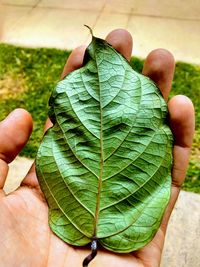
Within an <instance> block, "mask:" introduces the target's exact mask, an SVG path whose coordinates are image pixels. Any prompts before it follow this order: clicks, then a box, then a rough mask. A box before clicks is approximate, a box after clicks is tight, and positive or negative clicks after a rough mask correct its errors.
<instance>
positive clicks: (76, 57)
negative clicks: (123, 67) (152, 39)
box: [61, 29, 133, 79]
mask: <svg viewBox="0 0 200 267" xmlns="http://www.w3.org/2000/svg"><path fill="white" fill-rule="evenodd" d="M106 41H107V42H108V43H109V44H111V45H112V46H113V47H114V48H115V49H116V50H117V51H119V52H120V53H121V54H122V55H123V56H124V57H125V58H126V59H128V60H130V58H131V53H132V47H133V41H132V37H131V34H130V33H129V32H128V31H126V30H123V29H117V30H114V31H112V32H110V33H109V34H108V35H107V37H106ZM85 50H86V46H80V47H77V48H76V49H74V50H73V51H72V53H71V54H70V56H69V58H68V60H67V62H66V64H65V66H64V69H63V72H62V75H61V79H64V77H65V76H66V75H67V74H69V73H70V72H72V71H74V70H76V69H79V68H80V67H82V64H83V58H84V54H85Z"/></svg>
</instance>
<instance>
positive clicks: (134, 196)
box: [36, 37, 173, 253]
mask: <svg viewBox="0 0 200 267" xmlns="http://www.w3.org/2000/svg"><path fill="white" fill-rule="evenodd" d="M49 103H50V109H49V116H50V119H51V121H52V122H53V123H54V126H53V127H52V128H51V129H49V130H48V131H47V133H46V134H45V136H44V139H43V141H42V144H41V145H40V148H39V151H38V154H37V159H36V166H37V176H38V179H39V182H40V185H41V188H42V191H43V192H44V194H45V197H46V199H47V202H48V205H49V224H50V227H51V229H52V231H53V232H54V233H55V234H56V235H57V236H59V237H60V238H61V239H62V240H64V241H65V242H67V243H69V244H72V245H76V246H83V245H86V244H88V243H90V242H91V241H92V240H94V239H97V240H98V242H99V243H100V244H101V245H102V246H103V247H105V248H107V249H109V250H112V251H115V252H122V253H125V252H130V251H133V250H137V249H139V248H141V247H143V246H145V245H146V244H147V243H148V242H149V241H151V239H152V238H153V237H154V235H155V233H156V231H157V229H158V227H159V225H160V222H161V219H162V215H163V212H164V210H165V207H166V205H167V203H168V200H169V196H170V185H171V165H172V142H173V138H172V133H171V131H170V129H169V127H168V125H167V119H166V117H167V113H168V111H167V105H166V103H165V101H164V99H163V98H162V96H161V93H160V91H159V89H158V88H157V87H156V85H155V84H154V83H153V82H152V81H151V80H150V79H149V78H147V77H145V76H143V75H141V74H139V73H137V72H135V71H134V70H133V69H132V68H131V66H130V64H129V62H128V61H127V60H126V59H125V58H124V57H123V56H122V55H120V54H119V53H118V52H117V51H116V50H115V49H114V48H113V47H111V46H110V45H109V44H108V43H106V42H105V41H104V40H101V39H98V38H95V37H93V40H92V42H91V44H90V45H89V46H88V48H87V50H86V53H85V57H84V64H83V67H82V68H80V69H78V70H75V71H73V72H72V73H70V74H69V75H67V76H66V77H65V79H64V80H62V81H60V82H59V83H58V85H57V87H56V88H55V90H54V91H53V93H52V96H51V98H50V102H49Z"/></svg>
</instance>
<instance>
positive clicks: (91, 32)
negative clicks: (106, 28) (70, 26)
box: [84, 24, 94, 37]
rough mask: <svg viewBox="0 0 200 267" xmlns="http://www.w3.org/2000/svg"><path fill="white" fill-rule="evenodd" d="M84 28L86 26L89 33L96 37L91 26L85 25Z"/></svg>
mask: <svg viewBox="0 0 200 267" xmlns="http://www.w3.org/2000/svg"><path fill="white" fill-rule="evenodd" d="M84 26H85V27H87V28H88V29H89V31H90V34H91V35H92V37H93V36H94V35H93V31H92V29H91V28H90V26H88V25H86V24H84Z"/></svg>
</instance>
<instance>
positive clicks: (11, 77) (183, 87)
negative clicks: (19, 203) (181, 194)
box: [0, 44, 200, 193]
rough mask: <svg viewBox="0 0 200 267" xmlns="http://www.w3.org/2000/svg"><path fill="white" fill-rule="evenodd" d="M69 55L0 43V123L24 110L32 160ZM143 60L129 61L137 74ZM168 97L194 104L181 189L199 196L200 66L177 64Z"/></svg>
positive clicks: (27, 150) (54, 50)
mask: <svg viewBox="0 0 200 267" xmlns="http://www.w3.org/2000/svg"><path fill="white" fill-rule="evenodd" d="M68 56H69V52H67V51H63V50H56V49H45V48H41V49H30V48H20V47H15V46H11V45H6V44H0V99H1V102H0V120H2V119H3V118H4V117H5V116H6V115H7V114H8V113H9V112H10V111H11V110H13V109H14V108H17V107H22V108H25V109H27V110H28V111H29V112H30V113H31V114H32V116H33V119H34V130H33V134H32V137H31V139H30V141H29V142H28V144H27V146H26V147H25V148H24V149H23V151H22V152H21V155H23V156H27V157H31V158H34V157H35V154H36V151H37V148H38V145H39V142H40V140H41V137H42V132H43V125H44V122H45V120H46V117H47V110H48V99H49V96H50V94H51V91H52V89H53V88H54V86H55V85H56V83H57V81H58V80H59V77H60V74H61V72H62V69H63V66H64V64H65V61H66V59H67V58H68ZM143 62H144V61H143V60H141V59H138V58H135V57H134V58H132V60H131V64H132V65H133V66H134V69H136V70H137V71H139V72H141V70H142V66H143ZM172 88H173V90H172V95H176V94H185V95H187V96H188V97H190V98H191V99H192V101H193V103H194V106H195V111H196V129H197V130H196V134H195V140H194V145H193V150H192V156H191V160H190V165H189V169H188V173H187V177H186V181H185V183H184V185H183V188H184V189H185V190H188V191H193V192H198V193H200V127H199V126H200V67H199V66H195V65H191V64H186V63H181V62H178V63H177V64H176V71H175V77H174V81H173V86H172Z"/></svg>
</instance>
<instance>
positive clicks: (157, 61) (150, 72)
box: [142, 49, 175, 100]
mask: <svg viewBox="0 0 200 267" xmlns="http://www.w3.org/2000/svg"><path fill="white" fill-rule="evenodd" d="M174 69H175V60H174V57H173V55H172V54H171V53H170V52H169V51H167V50H165V49H156V50H153V51H152V52H151V53H150V54H149V55H148V56H147V58H146V60H145V63H144V67H143V71H142V73H143V74H144V75H145V76H148V77H149V78H151V79H152V80H153V81H154V82H155V83H156V85H157V86H158V87H159V89H160V90H161V93H162V95H163V97H164V99H165V100H167V99H168V96H169V93H170V89H171V85H172V80H173V77H174Z"/></svg>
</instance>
